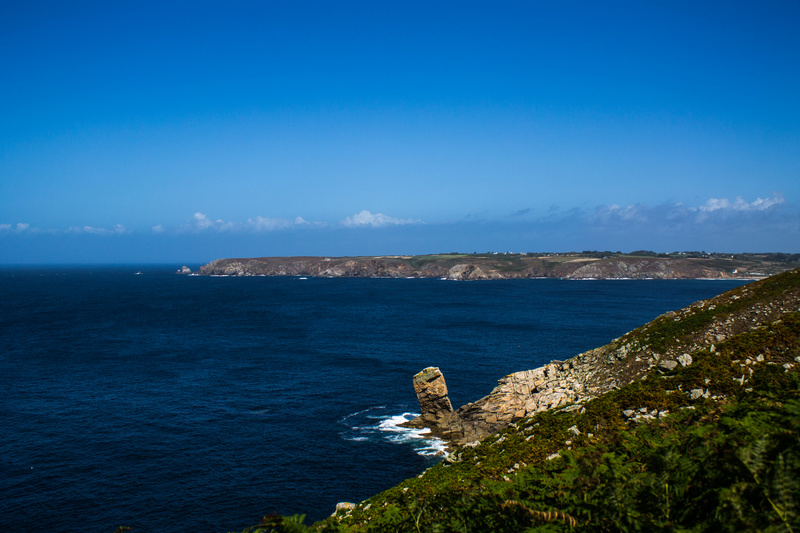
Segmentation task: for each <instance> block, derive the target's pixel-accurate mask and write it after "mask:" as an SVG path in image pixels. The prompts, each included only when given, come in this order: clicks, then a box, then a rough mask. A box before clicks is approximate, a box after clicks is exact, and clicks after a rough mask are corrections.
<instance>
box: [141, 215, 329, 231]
mask: <svg viewBox="0 0 800 533" xmlns="http://www.w3.org/2000/svg"><path fill="white" fill-rule="evenodd" d="M307 225H316V226H323V225H324V224H320V223H318V222H309V221H307V220H305V219H304V218H303V217H295V218H294V219H293V220H291V219H288V218H275V217H263V216H260V215H259V216H256V217H253V218H248V219H247V220H246V221H244V222H236V221H230V220H228V221H225V220H222V219H216V220H213V219H211V218H209V217H208V216H206V215H205V214H204V213H201V212H199V211H198V212H197V213H195V214H194V215H193V216H192V220H191V222H190V223H189V224H186V225H183V226H181V227H180V228H178V231H197V232H199V231H207V230H209V231H219V232H257V233H258V232H269V231H278V230H283V229H289V228H292V227H296V226H307ZM156 228H159V229H158V230H157V229H156ZM153 231H156V232H163V231H165V229H164V228H163V226H161V225H160V224H159V225H158V226H154V227H153Z"/></svg>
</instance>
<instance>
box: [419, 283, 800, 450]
mask: <svg viewBox="0 0 800 533" xmlns="http://www.w3.org/2000/svg"><path fill="white" fill-rule="evenodd" d="M798 310H800V269H798V270H793V271H791V272H786V273H784V274H779V275H777V276H773V277H771V278H767V279H765V280H762V281H759V282H755V283H751V284H748V285H745V286H742V287H739V288H737V289H734V290H732V291H729V292H726V293H724V294H722V295H720V296H717V297H715V298H712V299H709V300H704V301H701V302H696V303H694V304H692V305H691V306H689V307H686V308H684V309H682V310H680V311H678V312H670V313H666V314H665V315H662V316H660V317H658V318H657V319H655V320H654V321H652V322H650V323H648V324H647V325H645V326H642V327H641V328H638V329H636V330H634V331H632V332H630V333H628V334H626V335H624V336H623V337H620V338H619V339H616V340H614V341H612V342H611V343H609V344H608V345H606V346H603V347H600V348H596V349H594V350H589V351H587V352H584V353H582V354H580V355H577V356H575V357H573V358H571V359H569V360H567V361H564V362H562V361H553V362H551V363H550V364H548V365H545V366H543V367H540V368H537V369H534V370H525V371H522V372H515V373H513V374H510V375H508V376H505V377H504V378H502V379H500V380H499V381H498V384H497V387H495V389H494V390H493V391H492V392H491V393H490V394H489V395H487V396H485V397H483V398H481V399H480V400H477V401H476V402H474V403H469V404H467V405H465V406H463V407H461V408H460V409H458V411H456V412H455V413H452V414H451V413H449V412H444V411H441V412H439V413H434V414H431V413H427V414H426V415H425V416H423V417H419V418H417V419H414V420H413V421H411V422H410V423H408V425H410V426H413V427H429V428H430V429H431V431H432V433H433V434H434V435H436V436H439V437H441V438H444V439H446V440H448V441H449V442H451V443H453V444H456V445H463V444H466V443H469V442H472V441H476V440H480V439H482V438H484V437H485V436H487V435H489V434H491V433H494V432H496V431H498V430H500V429H502V428H504V427H506V426H508V425H509V424H511V423H513V422H516V421H518V420H521V419H522V418H525V417H528V416H531V415H533V414H536V413H538V412H541V411H545V410H548V409H553V408H558V407H563V406H566V405H567V404H574V406H572V407H569V408H574V409H579V408H580V405H581V404H582V403H583V402H586V401H587V400H589V399H591V398H595V397H598V396H600V395H602V394H603V393H605V392H608V391H610V390H612V389H615V388H619V387H621V386H623V385H626V384H628V383H632V382H633V381H636V380H638V379H641V378H643V377H644V376H646V375H647V374H648V373H650V372H651V371H652V370H653V369H655V368H662V369H667V370H671V369H673V368H675V367H676V366H677V365H681V366H688V365H690V364H691V363H692V355H691V354H692V353H693V352H695V351H697V350H701V349H711V350H712V351H713V350H714V344H715V343H719V342H721V341H723V340H725V339H727V338H730V337H733V336H735V335H738V334H741V333H744V332H747V331H752V330H754V329H756V328H759V327H761V326H764V325H766V324H770V323H773V322H775V321H777V320H780V319H781V317H783V316H784V315H787V314H789V313H794V312H797V311H798ZM787 364H789V363H787ZM437 371H438V369H437ZM442 382H443V378H442ZM415 388H416V386H415Z"/></svg>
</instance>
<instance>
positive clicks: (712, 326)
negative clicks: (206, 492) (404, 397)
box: [246, 269, 800, 533]
mask: <svg viewBox="0 0 800 533" xmlns="http://www.w3.org/2000/svg"><path fill="white" fill-rule="evenodd" d="M412 383H413V386H414V390H415V392H416V393H417V396H418V399H419V400H420V408H421V412H422V414H421V416H420V417H419V419H417V420H415V422H414V423H415V424H417V427H428V428H430V429H432V430H434V432H435V433H436V434H437V435H438V436H439V437H441V438H445V439H447V440H448V441H449V442H450V443H451V450H450V451H451V453H449V454H448V455H447V456H446V457H444V459H443V460H442V462H440V463H439V464H437V465H435V466H433V467H431V468H429V469H428V470H426V471H425V472H422V473H421V474H420V475H419V476H417V477H415V478H411V479H407V480H405V481H403V482H402V483H400V484H398V485H397V486H395V487H392V488H390V489H387V490H386V491H384V492H382V493H380V494H377V495H375V496H372V497H371V498H368V499H367V500H364V501H362V502H360V503H344V502H343V503H340V504H339V505H337V506H336V511H335V512H334V514H333V515H332V516H331V517H330V518H328V519H327V520H324V521H321V522H318V523H316V524H314V525H312V526H310V527H308V526H304V525H303V524H302V517H301V516H295V517H281V516H278V515H268V516H266V517H264V519H263V520H262V521H261V522H260V523H259V524H258V525H256V526H253V527H252V528H248V529H247V530H246V531H247V532H248V533H266V532H269V531H342V532H357V531H386V532H390V531H391V532H395V531H409V532H420V531H468V532H471V531H474V532H478V531H480V532H483V531H497V532H509V533H511V532H518V531H564V532H567V531H569V532H576V531H577V532H596V531H609V532H611V531H730V532H738V531H776V532H777V531H798V530H800V269H796V270H793V271H789V272H785V273H782V274H779V275H776V276H772V277H769V278H766V279H764V280H761V281H757V282H753V283H750V284H748V285H744V286H742V287H739V288H737V289H734V290H732V291H729V292H727V293H724V294H722V295H720V296H717V297H715V298H711V299H709V300H704V301H700V302H696V303H694V304H692V305H690V306H688V307H686V308H684V309H681V310H678V311H674V312H668V313H665V314H664V315H662V316H660V317H658V318H656V319H655V320H653V321H652V322H650V323H648V324H645V325H644V326H642V327H640V328H637V329H635V330H633V331H631V332H630V333H628V334H626V335H624V336H622V337H620V338H618V339H616V340H614V341H612V342H611V343H609V344H608V345H606V346H603V347H599V348H596V349H594V350H590V351H587V352H585V353H582V354H579V355H576V356H575V357H573V358H571V359H569V360H567V361H552V362H551V363H550V364H548V365H545V366H543V367H540V368H537V369H533V370H526V371H522V372H517V373H514V374H510V375H508V376H506V377H504V378H502V379H500V381H499V382H498V386H497V387H496V388H495V389H494V390H493V391H492V392H491V393H490V394H489V395H487V396H486V397H484V398H481V399H480V400H477V401H475V402H473V403H470V404H467V405H466V406H464V407H461V408H460V409H458V410H453V408H452V405H451V403H450V400H449V396H448V390H447V386H446V384H445V381H444V376H443V375H442V374H441V372H440V371H439V370H438V369H437V368H435V367H429V368H426V369H424V370H423V371H421V372H419V373H418V374H416V375H415V376H414V377H413V380H412ZM470 439H474V440H470Z"/></svg>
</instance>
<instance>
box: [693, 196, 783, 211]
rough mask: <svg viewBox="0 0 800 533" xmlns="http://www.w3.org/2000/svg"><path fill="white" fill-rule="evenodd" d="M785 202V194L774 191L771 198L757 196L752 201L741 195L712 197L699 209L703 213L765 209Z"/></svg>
mask: <svg viewBox="0 0 800 533" xmlns="http://www.w3.org/2000/svg"><path fill="white" fill-rule="evenodd" d="M782 203H784V199H783V195H782V194H778V193H773V194H772V196H771V197H769V198H756V199H755V200H754V201H752V202H746V201H744V200H743V199H742V198H741V197H740V196H737V197H736V200H734V201H730V200H728V199H727V198H710V199H709V200H708V201H707V202H706V203H705V204H704V205H701V206H700V207H698V208H697V209H698V211H701V212H703V213H713V212H714V211H722V210H725V211H765V210H767V209H769V208H771V207H773V206H776V205H781V204H782Z"/></svg>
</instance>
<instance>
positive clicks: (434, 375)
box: [414, 366, 453, 424]
mask: <svg viewBox="0 0 800 533" xmlns="http://www.w3.org/2000/svg"><path fill="white" fill-rule="evenodd" d="M414 392H416V393H417V400H418V401H419V408H420V410H421V411H420V412H421V413H422V415H420V418H422V419H423V420H424V421H425V422H428V423H430V424H435V423H436V421H437V420H438V419H439V418H441V416H442V415H444V414H445V413H452V412H453V405H452V404H451V403H450V398H449V397H448V396H447V384H446V383H445V382H444V376H443V375H442V372H441V371H440V370H439V369H438V368H436V367H433V366H429V367H428V368H426V369H425V370H423V371H422V372H419V373H417V374H415V375H414Z"/></svg>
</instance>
